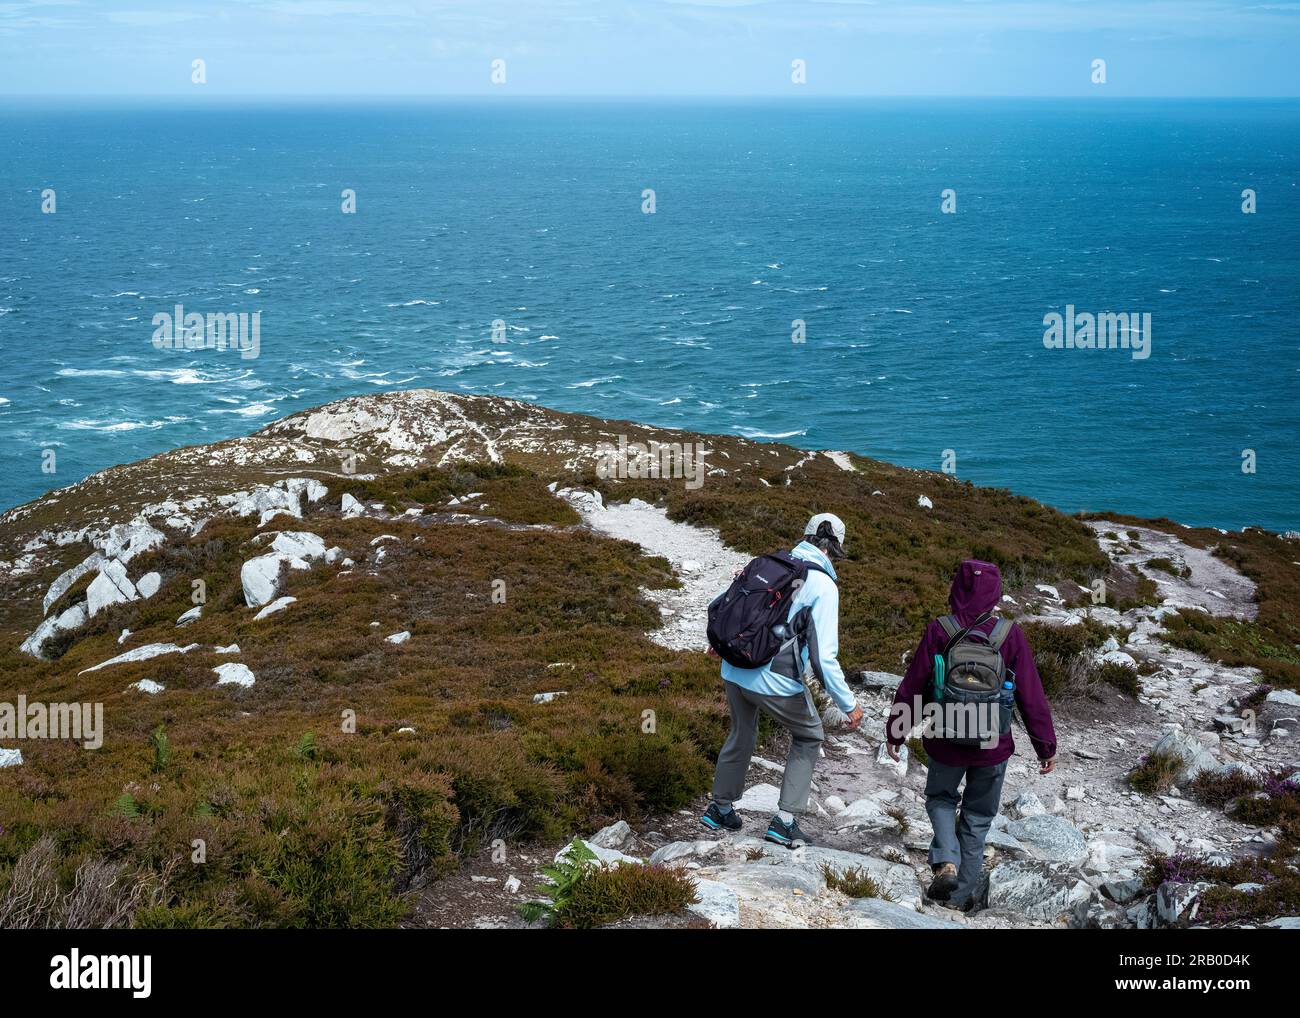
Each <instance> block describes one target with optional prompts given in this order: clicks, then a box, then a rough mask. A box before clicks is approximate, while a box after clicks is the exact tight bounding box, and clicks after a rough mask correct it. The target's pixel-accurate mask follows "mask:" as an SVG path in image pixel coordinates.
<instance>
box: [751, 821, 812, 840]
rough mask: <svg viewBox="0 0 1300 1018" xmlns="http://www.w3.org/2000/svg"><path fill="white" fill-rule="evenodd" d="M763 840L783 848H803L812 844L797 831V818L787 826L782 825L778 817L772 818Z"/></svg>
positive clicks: (802, 833)
mask: <svg viewBox="0 0 1300 1018" xmlns="http://www.w3.org/2000/svg"><path fill="white" fill-rule="evenodd" d="M763 840H764V841H770V842H772V844H774V845H781V846H783V847H785V848H803V847H806V846H808V845H811V844H813V843H814V842H813V840H812V838H810V837H808V835H806V834H804V832H803V831H801V830H800V829H799V819H798V818H797V817H796V818H795V819H794V820H791V821H790V822H789V823H788V824H786V823H783V822H782V821H781V818H780V817H773V818H772V822H771V823H770V824H768V825H767V833H766V834H764V835H763Z"/></svg>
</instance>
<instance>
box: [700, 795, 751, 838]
mask: <svg viewBox="0 0 1300 1018" xmlns="http://www.w3.org/2000/svg"><path fill="white" fill-rule="evenodd" d="M700 823H702V824H703V825H704V826H705V827H707V828H708V829H709V830H711V831H717V830H722V829H723V828H725V829H726V830H728V831H738V830H740V828H741V826H742V824H741V822H740V814H739V813H737V812H736V811H735V810H734V809H732V810H729V811H728V812H726V813H724V812H722V810H720V809H719V808H718V804H717V803H716V802H711V803H709V808H708V809H706V810H705V811H704V815H703V816H702V817H700Z"/></svg>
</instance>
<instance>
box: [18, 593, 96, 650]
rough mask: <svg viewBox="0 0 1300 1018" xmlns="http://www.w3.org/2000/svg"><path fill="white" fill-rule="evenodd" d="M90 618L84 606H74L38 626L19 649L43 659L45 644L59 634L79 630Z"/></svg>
mask: <svg viewBox="0 0 1300 1018" xmlns="http://www.w3.org/2000/svg"><path fill="white" fill-rule="evenodd" d="M88 618H90V615H89V613H88V612H87V611H86V606H85V605H84V604H74V605H73V606H72V607H71V608H68V609H66V610H64V611H62V612H60V613H59V614H58V615H52V616H50V617H49V618H48V619H46V620H45V621H44V622H42V623H41V624H40V625H39V626H37V627H36V629H35V631H34V632H33V633H32V635H31V636H29V637H27V639H25V640H24V641H23V642H22V645H21V646H20V647H19V650H21V651H22V652H23V653H24V654H30V655H31V656H32V657H43V656H44V650H45V644H46V643H48V642H49V641H50V639H51V638H52V637H54V636H56V635H58V634H59V633H62V632H66V631H68V630H71V629H80V628H81V627H82V626H84V625H85V624H86V620H87V619H88Z"/></svg>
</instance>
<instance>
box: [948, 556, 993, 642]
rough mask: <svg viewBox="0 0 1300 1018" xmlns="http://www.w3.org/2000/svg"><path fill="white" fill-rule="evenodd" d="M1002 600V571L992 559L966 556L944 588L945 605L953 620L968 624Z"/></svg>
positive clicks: (964, 624) (991, 609)
mask: <svg viewBox="0 0 1300 1018" xmlns="http://www.w3.org/2000/svg"><path fill="white" fill-rule="evenodd" d="M1001 600H1002V574H1001V573H1000V572H999V571H998V567H997V566H995V565H994V564H993V563H992V562H981V561H979V560H978V559H973V558H968V559H967V560H966V561H965V562H963V563H962V564H961V565H959V566H958V567H957V572H956V573H955V574H954V575H953V578H952V589H951V590H949V591H948V605H949V606H950V607H951V608H952V613H953V614H954V615H956V616H957V621H958V622H960V623H961V624H962V625H963V626H969V625H970V624H971V623H972V622H974V621H975V620H976V619H977V618H978V617H979V616H980V614H981V613H982V612H991V611H993V610H994V609H995V608H997V606H998V604H999V603H1000V602H1001Z"/></svg>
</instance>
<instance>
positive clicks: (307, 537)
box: [271, 530, 326, 562]
mask: <svg viewBox="0 0 1300 1018" xmlns="http://www.w3.org/2000/svg"><path fill="white" fill-rule="evenodd" d="M271 550H272V551H278V552H279V553H280V554H281V555H288V556H289V557H290V558H300V559H303V560H305V561H307V562H312V561H315V560H316V559H322V558H324V557H325V553H326V549H325V542H324V541H323V540H322V539H321V538H320V537H319V536H318V535H316V534H313V533H311V532H310V531H305V530H282V531H280V533H278V534H276V535H275V540H273V541H272V542H271Z"/></svg>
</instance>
